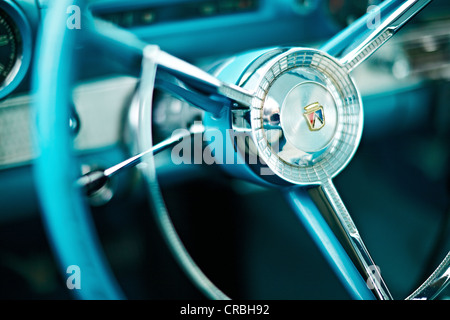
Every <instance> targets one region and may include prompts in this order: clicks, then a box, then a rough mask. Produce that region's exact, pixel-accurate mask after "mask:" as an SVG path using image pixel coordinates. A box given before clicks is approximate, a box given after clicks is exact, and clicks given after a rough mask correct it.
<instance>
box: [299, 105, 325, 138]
mask: <svg viewBox="0 0 450 320" xmlns="http://www.w3.org/2000/svg"><path fill="white" fill-rule="evenodd" d="M304 109H305V112H304V113H303V116H304V117H305V119H306V122H307V123H308V127H309V130H311V131H317V130H320V129H322V128H323V126H324V125H325V114H324V113H323V107H322V106H321V105H320V104H319V103H318V102H313V103H311V104H309V105H307V106H306V107H305V108H304Z"/></svg>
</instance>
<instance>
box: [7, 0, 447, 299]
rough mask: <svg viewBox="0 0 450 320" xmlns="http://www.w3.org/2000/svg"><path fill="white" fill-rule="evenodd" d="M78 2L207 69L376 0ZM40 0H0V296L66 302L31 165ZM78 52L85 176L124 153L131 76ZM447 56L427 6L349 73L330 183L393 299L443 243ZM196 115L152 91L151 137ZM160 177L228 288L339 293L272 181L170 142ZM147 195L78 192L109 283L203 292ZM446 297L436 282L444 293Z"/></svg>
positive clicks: (172, 294)
mask: <svg viewBox="0 0 450 320" xmlns="http://www.w3.org/2000/svg"><path fill="white" fill-rule="evenodd" d="M90 3H91V5H92V10H93V13H94V15H95V16H96V17H98V18H101V19H104V20H105V21H108V22H110V23H113V24H116V25H118V26H120V27H123V28H125V29H127V30H129V31H131V32H133V33H135V34H136V35H137V36H139V37H140V38H142V39H143V40H145V41H147V42H149V43H154V44H158V45H159V46H160V47H161V48H162V49H163V50H165V51H167V52H169V53H171V54H173V55H175V56H177V57H180V58H182V59H185V60H187V61H189V62H191V63H194V64H196V65H198V66H200V67H204V68H207V66H210V65H212V64H213V63H214V62H216V61H219V60H222V59H224V58H227V57H230V56H232V55H235V54H238V53H240V52H245V51H248V50H253V49H258V48H264V47H271V46H305V47H319V46H320V44H321V43H324V42H325V41H326V40H327V39H329V38H330V37H331V36H333V35H334V34H336V33H337V32H338V31H339V30H341V29H342V28H344V27H346V26H347V25H349V24H350V23H351V22H352V21H354V20H355V19H357V18H358V17H359V16H361V15H363V14H364V13H365V12H366V11H367V8H368V7H369V6H371V5H376V4H379V3H380V1H365V0H364V1H360V0H273V1H272V0H170V1H168V0H161V1H160V0H139V1H125V0H122V1H118V0H110V1H104V0H98V1H94V0H91V1H90ZM46 6H47V2H46V1H45V0H15V1H3V2H1V3H0V42H1V41H2V40H1V39H2V35H3V34H7V35H8V36H9V37H10V44H11V45H7V46H2V47H0V63H2V65H4V66H5V68H3V69H2V70H3V71H2V77H3V78H0V80H1V81H3V83H4V84H3V86H2V87H1V88H0V98H1V101H0V297H1V298H2V299H72V298H73V296H72V293H71V291H70V290H68V289H67V288H66V286H65V278H64V275H63V274H61V273H60V272H58V267H57V265H56V264H55V258H54V256H53V254H52V251H51V243H49V241H48V239H47V236H46V233H45V229H44V227H43V223H42V220H41V216H40V208H39V203H38V200H37V196H36V187H35V181H34V180H33V175H32V166H33V158H34V157H35V154H34V153H33V150H32V147H31V146H32V141H33V137H32V136H31V130H30V118H29V112H30V106H31V94H32V89H31V80H30V79H31V72H32V69H33V58H34V57H35V55H34V52H35V50H36V48H35V44H36V33H37V30H38V29H39V27H40V24H41V22H42V19H43V16H44V15H45V12H46ZM13 42H14V45H12V43H13ZM2 50H3V51H2ZM77 50H79V51H80V52H82V53H83V55H82V56H83V58H82V59H81V68H80V70H79V75H78V78H79V81H78V83H77V87H76V88H75V89H74V111H75V113H76V114H77V117H78V119H79V121H80V131H79V133H78V136H77V138H76V141H75V143H76V147H77V150H78V151H79V154H80V157H81V158H82V159H83V163H84V166H85V170H89V169H92V168H107V167H108V166H110V165H113V164H115V163H117V162H118V161H120V160H122V159H124V158H126V156H129V155H131V154H132V153H133V145H132V143H131V142H130V141H129V140H128V139H127V134H126V125H125V123H126V115H127V110H128V108H129V106H130V103H131V100H132V97H133V94H134V89H135V85H136V81H137V80H136V77H133V76H132V75H131V76H130V74H129V70H126V68H125V67H124V66H123V65H120V64H117V63H114V62H112V61H110V60H109V59H108V52H107V51H106V50H105V52H98V51H96V52H91V51H89V48H83V47H80V48H77ZM449 58H450V3H449V2H448V1H443V0H441V1H439V0H438V1H433V2H432V3H431V4H430V5H429V6H428V7H426V8H425V9H424V10H423V11H422V12H421V13H420V14H419V15H417V16H416V17H415V18H414V19H413V21H412V22H410V23H409V24H408V25H407V26H406V27H404V28H403V29H402V30H401V31H400V32H399V33H398V34H397V35H396V36H395V37H394V38H393V39H392V40H390V41H389V42H388V43H387V44H385V45H384V46H383V47H382V48H381V49H380V50H379V51H377V52H376V53H375V54H374V55H373V56H372V57H370V58H369V59H368V60H367V61H366V62H365V63H363V64H362V65H361V66H359V67H358V68H357V69H356V70H355V71H354V72H353V77H354V80H355V83H356V84H357V86H358V88H359V89H360V92H361V96H362V100H363V105H364V112H365V116H364V132H363V138H362V142H361V145H360V148H359V150H358V151H357V153H356V155H355V157H354V159H353V160H352V161H351V162H350V164H349V165H348V167H347V168H346V169H345V170H344V171H343V172H342V173H341V174H339V175H338V177H337V178H336V179H335V184H336V186H337V189H338V190H339V192H340V193H341V196H342V198H343V200H344V202H345V203H346V205H347V207H348V209H349V211H350V213H351V214H352V217H353V219H354V221H355V223H356V225H357V227H358V228H359V231H360V233H361V235H362V237H363V239H364V240H365V242H366V245H367V247H368V249H369V251H370V252H371V254H372V256H373V258H374V261H375V262H376V263H377V264H378V265H379V267H380V270H381V274H382V275H383V277H384V279H385V281H386V283H387V285H388V287H389V288H390V290H391V292H392V294H393V296H394V298H396V299H403V298H405V297H406V296H407V295H409V294H410V293H411V292H412V291H413V290H414V289H416V288H417V286H418V285H419V284H420V283H421V282H422V281H423V280H424V279H425V278H426V277H427V276H428V275H429V274H430V273H431V271H432V270H433V269H434V268H435V267H436V266H437V263H439V262H440V261H441V260H442V259H443V257H444V255H445V254H446V253H447V251H448V249H449V247H450V246H449V245H450V239H449V234H450V232H449V224H450V222H449V221H450V220H449V216H450V210H449V200H450V196H449V193H450V192H449V181H450V171H449V165H450V161H449V152H450V143H449V142H450V129H449V128H450V108H449V101H450V90H449V88H450V82H449V80H450V59H449ZM27 59H29V63H27V61H28V60H27ZM16 60H17V61H21V64H19V65H17V64H16ZM14 68H16V69H17V70H16V69H14ZM106 115H107V116H106ZM105 117H106V118H105ZM201 118H202V114H201V112H200V111H198V110H197V109H194V108H192V107H190V106H189V105H188V104H186V103H185V102H182V101H179V100H177V99H175V98H174V97H172V96H170V95H169V94H167V93H164V92H160V91H156V94H155V101H154V133H155V136H156V138H157V139H158V140H162V139H164V138H166V137H169V136H170V135H171V134H172V132H173V131H174V130H175V129H178V128H186V127H188V126H189V125H190V124H191V123H193V122H194V121H196V120H199V119H201ZM157 172H158V178H159V180H160V183H161V187H162V191H163V195H164V198H165V201H166V204H167V207H168V209H169V213H170V214H171V216H172V218H173V220H174V223H175V225H176V227H177V229H178V231H179V233H180V235H181V238H182V239H183V241H184V242H185V245H186V247H187V248H188V250H189V251H190V252H191V254H192V255H193V257H194V259H195V260H196V261H197V262H198V264H199V265H200V266H201V267H202V269H203V270H204V271H205V273H206V274H207V275H208V276H210V278H211V279H212V280H213V282H215V283H216V284H217V285H218V286H219V288H222V289H223V290H224V291H225V292H226V293H227V294H228V295H230V296H231V297H233V298H240V299H349V298H350V297H349V296H348V294H347V292H346V291H345V290H344V288H343V287H342V285H341V284H340V283H339V281H338V279H337V278H336V276H335V275H334V274H333V273H332V271H331V269H330V268H329V266H328V265H327V264H326V262H325V260H324V259H323V258H322V256H321V255H320V253H319V252H318V250H317V249H316V247H315V245H314V244H313V243H312V241H311V239H310V238H309V236H308V235H307V234H306V232H305V230H304V229H303V226H302V225H301V224H300V223H299V222H298V221H297V219H296V218H295V216H294V214H293V213H292V212H291V209H290V208H289V206H288V205H287V204H286V202H285V200H284V198H283V195H282V194H281V193H280V192H279V191H277V190H275V189H268V188H264V187H261V186H256V185H253V184H251V183H248V182H245V181H242V180H238V179H235V178H232V177H229V176H228V175H227V174H226V173H225V172H224V171H223V170H222V169H221V168H220V167H218V166H206V165H185V166H177V165H174V164H172V163H171V161H170V151H168V152H166V153H162V154H160V155H158V158H157ZM144 190H145V186H144V183H143V180H142V178H141V177H140V176H139V173H138V171H137V170H134V169H133V170H129V171H127V172H125V173H122V174H120V175H118V176H117V177H115V178H114V179H113V180H112V181H111V184H110V185H108V188H107V190H104V192H103V193H101V194H97V195H96V196H95V197H92V198H91V199H89V201H90V204H91V206H92V214H93V218H94V220H95V223H96V226H97V229H98V232H99V235H100V239H101V241H102V244H103V247H104V249H105V252H106V255H107V257H108V260H109V261H110V263H111V267H112V269H113V270H114V272H115V274H116V276H117V278H118V280H119V283H120V284H121V286H122V288H123V290H124V291H125V293H126V294H127V296H128V297H130V298H134V299H203V298H204V297H203V296H202V295H201V294H200V293H199V292H198V291H197V289H195V287H194V286H193V285H192V284H191V283H190V282H189V280H188V279H187V278H186V276H185V275H184V274H183V273H182V271H181V269H180V268H179V266H178V265H177V264H176V263H175V261H174V259H173V257H172V256H171V255H170V252H169V251H168V250H167V246H166V244H165V243H164V241H163V240H162V237H161V235H160V232H159V230H158V228H157V227H156V225H155V222H154V221H153V218H152V215H151V213H150V206H149V201H151V199H148V198H147V197H146V192H145V191H144ZM55 196H57V195H55ZM449 296H450V292H449V290H448V289H447V290H446V291H445V292H444V293H443V294H441V296H440V297H441V298H446V297H449Z"/></svg>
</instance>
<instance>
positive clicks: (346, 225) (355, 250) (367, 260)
mask: <svg viewBox="0 0 450 320" xmlns="http://www.w3.org/2000/svg"><path fill="white" fill-rule="evenodd" d="M308 193H309V195H310V197H311V199H312V200H313V202H314V203H315V204H316V206H317V208H318V209H319V211H320V213H321V214H322V216H323V217H324V219H325V220H326V221H327V223H328V225H329V226H330V228H331V230H332V231H333V233H334V234H335V236H336V238H337V239H338V240H339V242H340V243H341V245H342V246H343V248H344V249H345V251H346V252H347V254H348V255H349V257H350V258H351V260H352V261H353V263H354V265H355V266H356V267H357V269H358V271H359V272H360V273H361V275H362V277H363V278H364V279H366V283H367V286H368V287H369V288H370V289H371V290H372V291H373V293H374V295H375V296H376V297H377V298H378V299H380V300H392V299H393V298H392V296H391V294H390V292H389V290H388V288H387V286H386V283H385V282H384V280H383V278H382V277H381V274H380V272H379V268H378V266H377V265H376V264H375V263H374V261H373V259H372V257H371V256H370V254H369V251H368V250H367V248H366V246H365V244H364V241H363V239H362V237H361V235H360V233H359V231H358V229H357V227H356V225H355V223H354V222H353V219H352V218H351V216H350V213H349V212H348V210H347V208H346V206H345V205H344V202H343V201H342V198H341V197H340V195H339V193H338V191H337V189H336V188H335V186H334V184H333V182H332V181H331V179H329V180H325V181H322V183H321V185H320V186H317V187H314V188H310V189H309V190H308Z"/></svg>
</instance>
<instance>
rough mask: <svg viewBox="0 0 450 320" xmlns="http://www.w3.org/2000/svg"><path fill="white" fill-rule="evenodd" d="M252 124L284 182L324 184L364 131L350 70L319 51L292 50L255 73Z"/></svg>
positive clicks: (264, 154)
mask: <svg viewBox="0 0 450 320" xmlns="http://www.w3.org/2000/svg"><path fill="white" fill-rule="evenodd" d="M253 77H254V78H255V79H258V81H251V80H250V81H248V83H249V84H250V83H251V84H252V85H253V86H255V87H254V88H250V89H251V90H252V89H253V90H255V91H256V96H257V97H258V98H259V99H255V100H254V101H255V102H254V104H253V105H252V109H251V127H252V131H253V136H254V141H255V145H256V146H257V148H258V151H259V155H260V157H261V158H262V159H263V161H264V162H265V163H266V164H267V165H268V166H269V168H270V169H271V170H272V171H273V172H274V173H275V174H277V175H278V176H279V177H281V178H282V179H283V180H285V181H288V182H291V183H295V184H300V185H306V184H308V185H310V184H319V183H320V182H321V181H324V180H327V179H329V178H332V177H334V176H335V175H336V174H337V173H338V172H339V171H340V170H342V169H343V168H344V166H345V165H346V164H347V163H348V161H350V159H351V157H352V156H353V154H354V152H355V151H356V148H357V146H358V144H359V141H360V138H361V133H362V105H361V100H360V96H359V93H358V91H357V89H356V87H355V85H354V83H353V80H352V79H351V77H350V76H349V75H348V72H347V71H346V69H345V68H344V67H343V66H342V65H341V64H340V63H339V62H338V61H336V60H335V59H334V58H332V57H330V56H328V55H327V54H326V53H323V52H321V51H318V50H314V49H303V48H294V49H290V50H287V51H285V52H283V53H281V54H279V55H277V56H275V57H273V58H272V59H271V61H269V62H267V63H266V64H264V65H263V66H262V67H261V68H260V69H259V70H257V71H256V72H254V75H253Z"/></svg>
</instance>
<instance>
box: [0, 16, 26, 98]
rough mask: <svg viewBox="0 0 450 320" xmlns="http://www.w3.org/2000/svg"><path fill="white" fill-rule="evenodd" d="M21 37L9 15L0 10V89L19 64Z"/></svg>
mask: <svg viewBox="0 0 450 320" xmlns="http://www.w3.org/2000/svg"><path fill="white" fill-rule="evenodd" d="M22 49H23V48H22V37H21V35H20V31H19V29H18V27H17V25H16V24H15V23H14V21H12V19H11V17H10V16H9V15H8V14H7V13H6V12H5V11H4V10H0V90H1V89H3V88H4V87H6V86H7V85H8V84H10V83H11V81H12V79H13V78H14V76H15V75H16V74H17V71H18V69H19V68H20V64H21V56H22Z"/></svg>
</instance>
